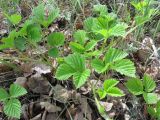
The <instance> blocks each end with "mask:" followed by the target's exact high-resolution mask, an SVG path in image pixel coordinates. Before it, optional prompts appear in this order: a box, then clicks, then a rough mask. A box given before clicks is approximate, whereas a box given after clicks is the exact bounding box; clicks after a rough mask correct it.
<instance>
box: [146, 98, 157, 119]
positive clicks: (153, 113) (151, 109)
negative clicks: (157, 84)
mask: <svg viewBox="0 0 160 120" xmlns="http://www.w3.org/2000/svg"><path fill="white" fill-rule="evenodd" d="M147 111H148V113H149V114H150V115H151V116H152V117H153V118H157V119H158V120H160V101H158V102H157V104H156V106H148V107H147Z"/></svg>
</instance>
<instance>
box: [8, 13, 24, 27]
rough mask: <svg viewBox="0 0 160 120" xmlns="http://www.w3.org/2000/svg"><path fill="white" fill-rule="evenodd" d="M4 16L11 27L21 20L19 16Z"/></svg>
mask: <svg viewBox="0 0 160 120" xmlns="http://www.w3.org/2000/svg"><path fill="white" fill-rule="evenodd" d="M5 16H6V17H7V19H8V20H9V21H10V22H11V23H12V24H13V25H17V24H18V23H19V22H20V21H21V20H22V17H21V15H20V14H13V15H11V16H9V15H7V14H5Z"/></svg>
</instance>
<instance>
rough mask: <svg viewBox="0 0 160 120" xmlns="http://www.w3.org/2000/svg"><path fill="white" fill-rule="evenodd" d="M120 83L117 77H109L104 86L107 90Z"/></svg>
mask: <svg viewBox="0 0 160 120" xmlns="http://www.w3.org/2000/svg"><path fill="white" fill-rule="evenodd" d="M118 83H119V81H117V80H115V79H108V80H105V81H104V83H103V88H104V90H105V91H107V90H108V89H109V88H111V87H114V86H116V85H117V84H118Z"/></svg>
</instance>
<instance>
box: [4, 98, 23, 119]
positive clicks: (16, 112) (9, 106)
mask: <svg viewBox="0 0 160 120" xmlns="http://www.w3.org/2000/svg"><path fill="white" fill-rule="evenodd" d="M4 113H5V114H6V115H7V116H9V117H12V118H18V119H20V115H21V103H20V101H19V100H18V99H10V100H9V101H8V102H7V103H6V104H5V105H4Z"/></svg>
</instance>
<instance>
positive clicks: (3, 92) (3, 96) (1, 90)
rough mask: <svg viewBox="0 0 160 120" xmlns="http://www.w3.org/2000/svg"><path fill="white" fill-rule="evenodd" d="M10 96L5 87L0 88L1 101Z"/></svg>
mask: <svg viewBox="0 0 160 120" xmlns="http://www.w3.org/2000/svg"><path fill="white" fill-rule="evenodd" d="M8 98H9V94H8V93H7V91H6V90H5V89H3V88H0V101H5V100H6V99H8Z"/></svg>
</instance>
